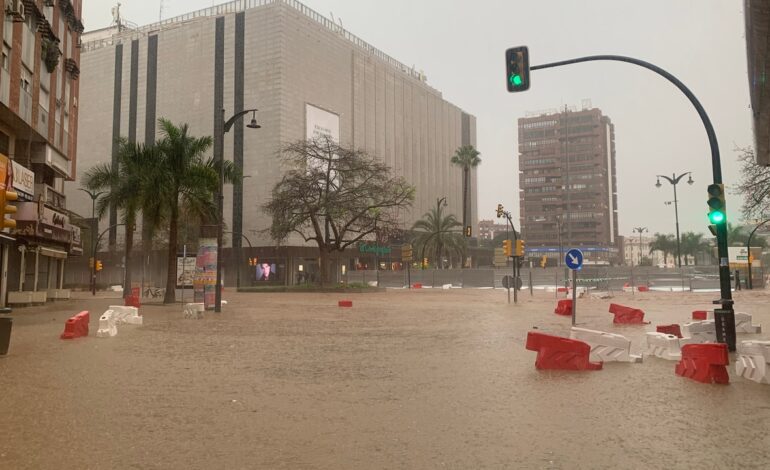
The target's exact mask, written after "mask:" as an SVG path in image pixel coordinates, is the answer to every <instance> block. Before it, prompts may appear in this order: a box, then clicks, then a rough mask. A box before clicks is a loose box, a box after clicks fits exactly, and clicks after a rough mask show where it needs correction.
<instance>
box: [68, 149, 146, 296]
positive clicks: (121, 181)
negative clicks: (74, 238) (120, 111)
mask: <svg viewBox="0 0 770 470" xmlns="http://www.w3.org/2000/svg"><path fill="white" fill-rule="evenodd" d="M158 157H159V155H158V149H157V148H156V147H155V146H145V145H142V144H134V143H130V142H128V141H127V140H126V139H120V141H119V142H118V154H117V164H116V165H114V166H113V165H112V164H111V163H105V164H100V165H96V166H94V167H92V168H91V169H90V170H88V171H87V172H86V174H85V175H84V177H83V186H85V187H86V188H87V189H89V190H91V191H102V192H103V193H104V195H103V196H102V197H101V198H100V199H99V200H98V203H97V205H96V210H97V214H98V215H99V217H102V216H103V215H104V214H105V213H106V212H107V210H108V209H109V208H110V207H113V206H114V207H116V208H117V209H118V210H120V211H121V212H122V222H123V224H124V225H125V229H126V243H125V266H126V270H125V278H124V279H123V281H124V284H123V294H124V295H129V294H130V293H131V252H132V250H133V246H134V229H135V227H136V220H137V215H138V213H139V211H140V210H143V209H144V208H145V207H146V206H147V205H148V202H150V201H152V198H151V197H150V198H148V197H146V196H147V194H148V192H147V191H146V184H145V182H146V180H145V175H146V174H147V173H148V172H150V171H151V168H152V167H153V165H154V164H155V163H156V162H157V161H158ZM94 236H96V235H94Z"/></svg>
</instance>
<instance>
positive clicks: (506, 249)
mask: <svg viewBox="0 0 770 470" xmlns="http://www.w3.org/2000/svg"><path fill="white" fill-rule="evenodd" d="M503 253H504V254H505V256H513V246H512V243H511V241H510V240H503Z"/></svg>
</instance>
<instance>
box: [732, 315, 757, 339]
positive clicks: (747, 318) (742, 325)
mask: <svg viewBox="0 0 770 470" xmlns="http://www.w3.org/2000/svg"><path fill="white" fill-rule="evenodd" d="M751 322H752V316H751V314H750V313H745V312H737V313H736V314H735V331H736V333H749V334H756V333H762V325H752V323H751Z"/></svg>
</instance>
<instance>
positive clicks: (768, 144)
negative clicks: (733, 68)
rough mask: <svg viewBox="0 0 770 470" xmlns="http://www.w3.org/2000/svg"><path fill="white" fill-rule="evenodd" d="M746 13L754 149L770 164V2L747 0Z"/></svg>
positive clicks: (760, 161)
mask: <svg viewBox="0 0 770 470" xmlns="http://www.w3.org/2000/svg"><path fill="white" fill-rule="evenodd" d="M743 12H744V15H745V17H746V53H747V56H748V72H749V93H750V94H751V110H752V114H753V118H754V137H755V145H754V149H755V151H756V155H757V163H758V164H760V165H764V166H770V99H768V96H767V93H766V92H767V91H768V85H767V75H768V73H770V65H769V64H770V42H768V38H770V3H768V2H767V1H766V0H744V5H743Z"/></svg>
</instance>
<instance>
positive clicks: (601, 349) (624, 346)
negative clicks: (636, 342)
mask: <svg viewBox="0 0 770 470" xmlns="http://www.w3.org/2000/svg"><path fill="white" fill-rule="evenodd" d="M569 337H570V338H572V339H576V340H578V341H583V342H584V343H588V345H589V346H591V356H590V359H591V360H592V361H601V362H642V356H635V355H633V354H631V340H629V339H628V338H626V337H625V336H623V335H618V334H614V333H605V332H603V331H596V330H587V329H585V328H577V327H574V326H573V327H572V329H571V330H570V334H569Z"/></svg>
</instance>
